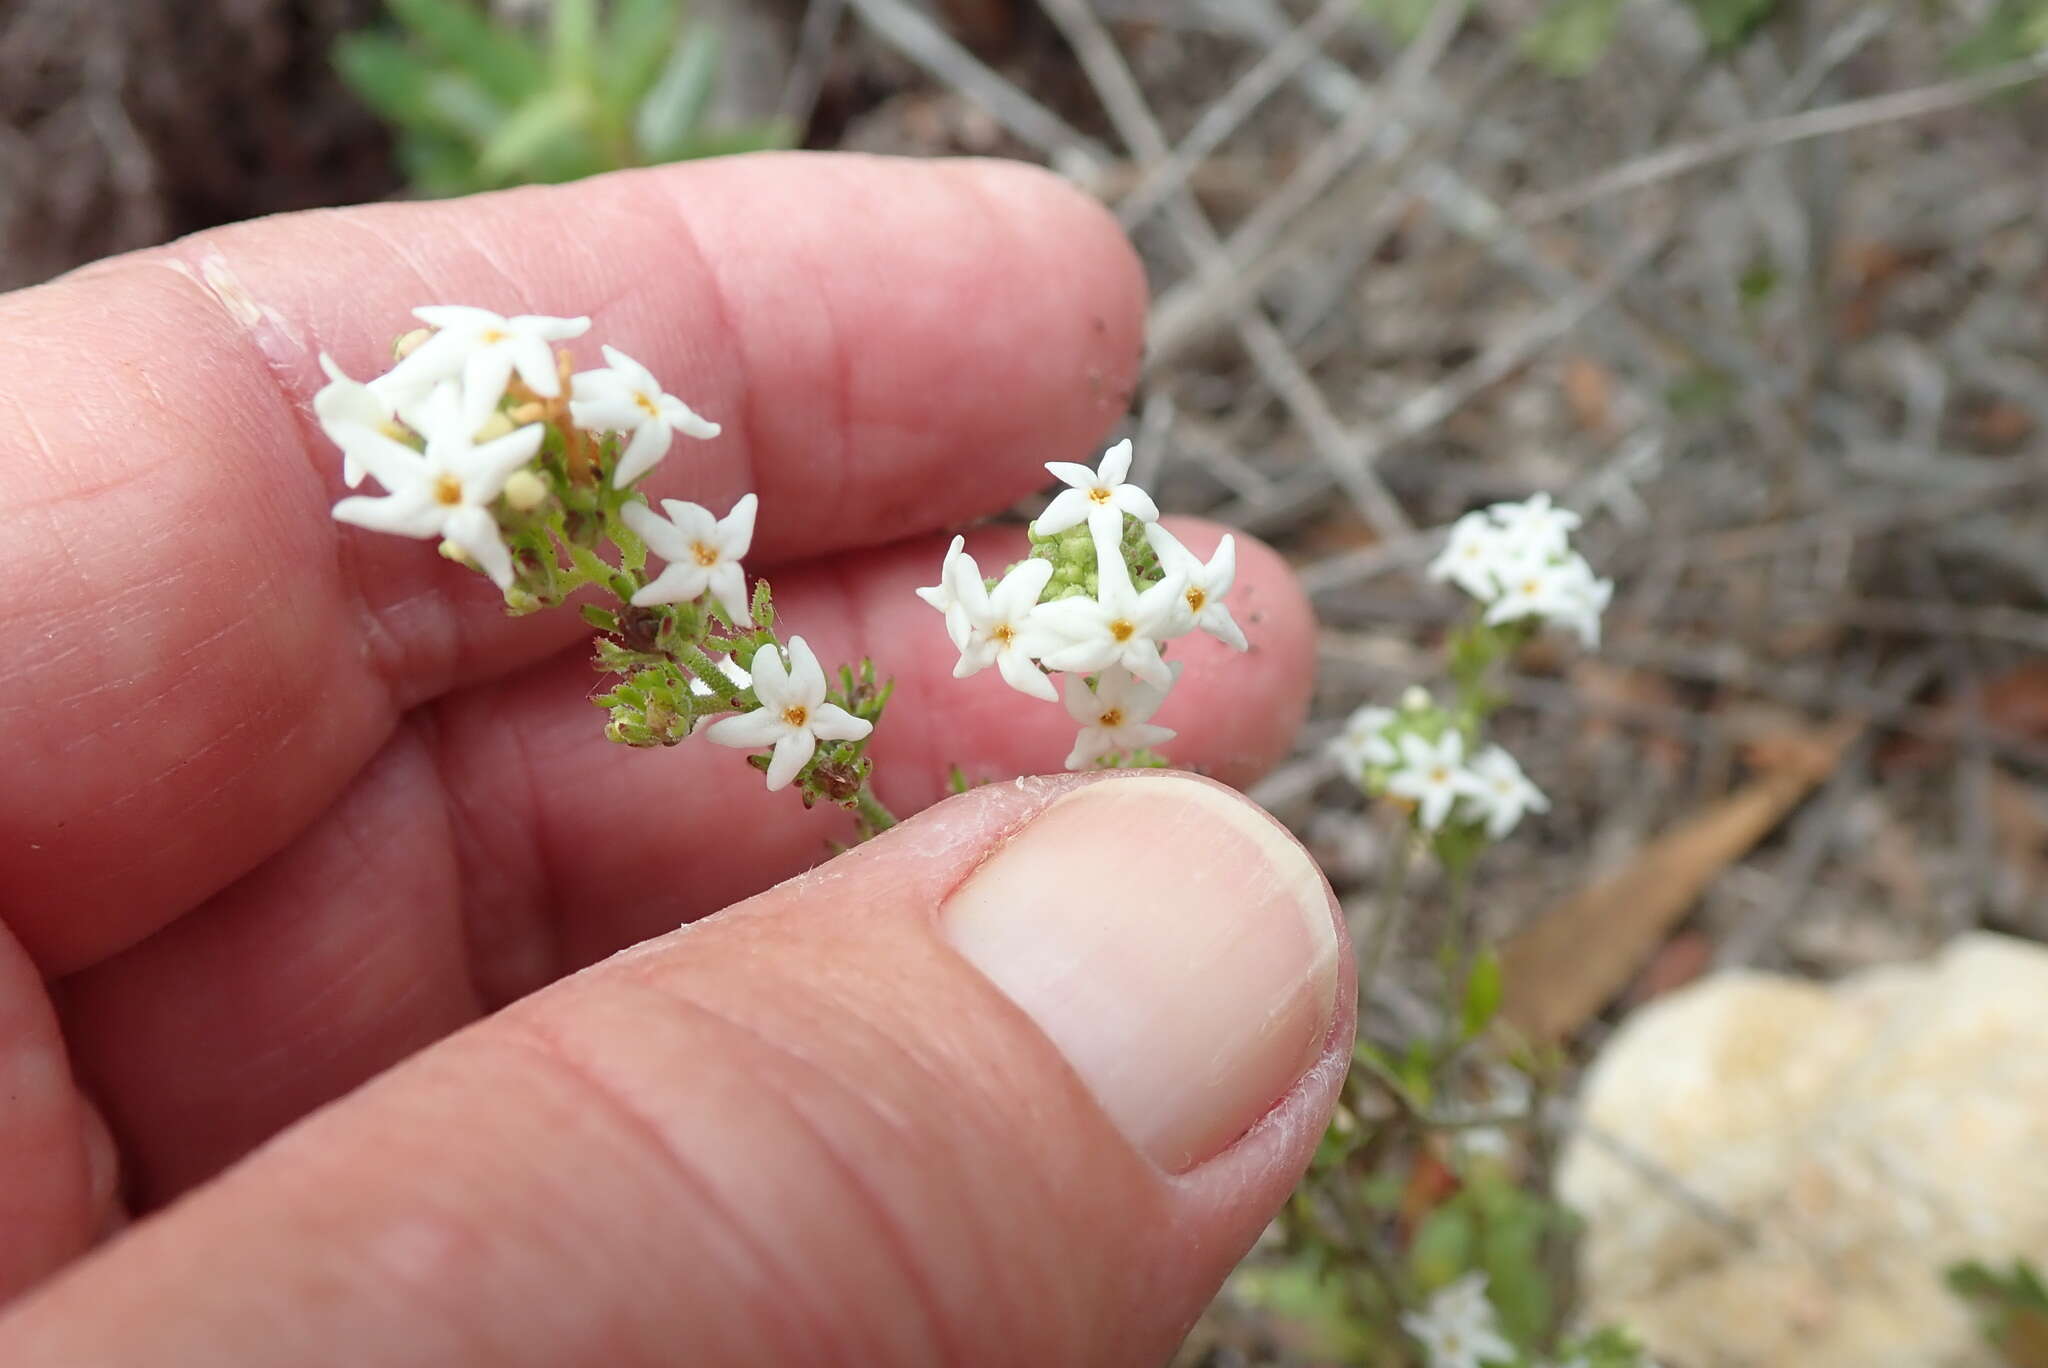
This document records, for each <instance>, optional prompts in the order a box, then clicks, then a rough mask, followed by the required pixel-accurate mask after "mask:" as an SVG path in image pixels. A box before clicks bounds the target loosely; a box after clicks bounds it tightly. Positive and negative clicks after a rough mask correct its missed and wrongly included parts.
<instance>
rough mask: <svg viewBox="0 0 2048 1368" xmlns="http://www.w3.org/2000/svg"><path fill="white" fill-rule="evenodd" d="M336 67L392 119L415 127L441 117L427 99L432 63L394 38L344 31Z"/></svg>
mask: <svg viewBox="0 0 2048 1368" xmlns="http://www.w3.org/2000/svg"><path fill="white" fill-rule="evenodd" d="M334 69H335V70H336V71H338V72H339V73H341V79H342V80H343V81H345V82H347V83H348V87H349V89H351V90H353V91H354V92H355V93H356V94H357V96H359V97H360V98H361V99H362V101H363V103H365V104H367V105H369V106H370V108H372V109H374V110H376V111H377V113H379V114H381V115H383V116H384V118H386V119H388V120H390V121H391V122H392V123H395V124H398V125H400V126H402V127H416V126H420V125H426V124H431V123H434V122H436V121H437V120H438V118H439V116H438V115H437V114H436V113H435V112H434V109H433V106H432V105H431V103H430V102H429V101H428V99H427V87H428V86H429V85H431V84H432V83H433V79H434V67H433V65H432V64H431V63H429V62H427V61H426V60H425V59H423V58H421V57H420V56H419V55H418V54H417V53H415V52H413V51H412V50H411V49H410V48H408V47H407V46H406V45H405V44H404V43H401V42H399V41H398V40H397V39H395V38H387V37H385V36H384V35H383V34H379V33H350V34H344V35H343V36H342V37H341V38H340V39H339V40H338V41H337V42H336V43H335V45H334Z"/></svg>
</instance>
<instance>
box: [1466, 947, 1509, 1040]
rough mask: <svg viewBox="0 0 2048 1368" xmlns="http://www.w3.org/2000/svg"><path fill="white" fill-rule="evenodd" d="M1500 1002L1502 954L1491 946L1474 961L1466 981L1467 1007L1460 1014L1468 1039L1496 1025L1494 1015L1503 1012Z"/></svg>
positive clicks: (1482, 951)
mask: <svg viewBox="0 0 2048 1368" xmlns="http://www.w3.org/2000/svg"><path fill="white" fill-rule="evenodd" d="M1500 1001H1501V973H1500V955H1499V954H1498V953H1497V952H1496V951H1495V950H1494V949H1493V948H1492V947H1491V946H1488V947H1487V948H1486V949H1484V950H1481V951H1480V952H1479V954H1478V957H1477V958H1475V959H1474V960H1473V961H1472V972H1471V973H1470V974H1469V975H1468V976H1467V977H1466V979H1465V1005H1464V1009H1463V1011H1462V1013H1461V1014H1460V1015H1461V1020H1462V1024H1463V1025H1464V1028H1465V1039H1467V1040H1470V1039H1472V1038H1473V1037H1474V1036H1476V1035H1478V1034H1479V1033H1480V1032H1481V1031H1483V1030H1485V1029H1486V1028H1487V1027H1488V1026H1489V1025H1491V1024H1492V1023H1493V1018H1494V1014H1495V1013H1496V1012H1498V1011H1500Z"/></svg>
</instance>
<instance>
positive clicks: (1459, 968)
mask: <svg viewBox="0 0 2048 1368" xmlns="http://www.w3.org/2000/svg"><path fill="white" fill-rule="evenodd" d="M1444 866H1445V867H1444V873H1445V875H1446V877H1447V879H1448V881H1449V885H1450V887H1449V893H1448V899H1447V900H1448V903H1449V906H1448V907H1447V908H1446V909H1445V912H1444V919H1445V923H1446V925H1447V926H1448V928H1449V930H1448V933H1447V934H1446V935H1445V937H1444V951H1443V961H1444V1004H1443V1006H1444V1032H1443V1035H1444V1042H1445V1050H1446V1052H1448V1051H1450V1050H1451V1049H1452V1048H1454V1047H1455V1045H1456V1043H1457V1041H1458V1038H1459V1032H1460V1022H1461V1021H1462V1018H1463V1014H1464V998H1465V985H1466V983H1467V982H1468V981H1469V980H1470V979H1471V977H1472V960H1473V953H1474V948H1475V947H1474V945H1473V941H1474V935H1473V932H1474V929H1475V928H1474V927H1473V925H1472V921H1473V918H1472V909H1471V901H1472V900H1471V893H1472V861H1471V860H1470V859H1469V858H1465V857H1462V856H1460V857H1454V858H1451V859H1448V860H1446V861H1445V862H1444Z"/></svg>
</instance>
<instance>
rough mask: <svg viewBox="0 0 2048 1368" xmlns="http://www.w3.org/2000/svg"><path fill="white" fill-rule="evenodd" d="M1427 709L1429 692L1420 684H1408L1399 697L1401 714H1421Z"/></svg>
mask: <svg viewBox="0 0 2048 1368" xmlns="http://www.w3.org/2000/svg"><path fill="white" fill-rule="evenodd" d="M1428 707H1429V690H1427V689H1425V688H1423V687H1422V686H1421V685H1420V684H1410V685H1409V686H1408V688H1407V690H1406V691H1405V692H1403V693H1402V695H1401V710H1402V711H1403V712H1422V711H1425V710H1426V709H1427V708H1428Z"/></svg>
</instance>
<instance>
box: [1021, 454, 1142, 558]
mask: <svg viewBox="0 0 2048 1368" xmlns="http://www.w3.org/2000/svg"><path fill="white" fill-rule="evenodd" d="M1045 468H1046V469H1047V470H1050V471H1051V472H1052V473H1053V474H1054V475H1057V476H1058V477H1059V478H1060V479H1061V480H1063V481H1064V482H1065V483H1066V484H1068V485H1069V486H1071V487H1070V488H1067V489H1063V490H1061V491H1060V492H1059V494H1058V495H1057V496H1056V497H1055V498H1054V499H1053V501H1052V502H1051V503H1050V504H1047V505H1046V509H1045V512H1043V513H1041V514H1039V516H1038V521H1037V522H1035V523H1033V524H1032V528H1033V530H1034V531H1035V532H1036V533H1037V534H1038V535H1039V536H1041V537H1054V536H1058V535H1059V534H1060V533H1062V532H1064V531H1066V530H1067V529H1068V528H1070V527H1079V526H1080V525H1081V524H1082V523H1083V522H1086V523H1087V524H1088V528H1089V530H1090V531H1092V532H1094V533H1096V535H1097V538H1098V539H1099V538H1100V537H1101V536H1102V534H1103V533H1105V532H1106V533H1107V534H1108V535H1109V538H1110V540H1111V541H1112V542H1114V541H1118V540H1121V538H1122V536H1123V527H1124V514H1126V513H1128V514H1130V515H1131V516H1132V517H1134V518H1136V519H1137V520H1138V521H1139V522H1157V521H1158V519H1159V506H1158V505H1157V504H1155V503H1153V502H1152V496H1151V495H1150V494H1147V493H1146V492H1145V491H1144V490H1142V489H1140V488H1138V487H1137V486H1136V485H1134V484H1126V483H1124V477H1125V476H1126V475H1129V474H1130V473H1131V444H1130V442H1129V441H1128V440H1125V441H1121V442H1118V443H1117V444H1116V445H1115V446H1113V447H1111V448H1110V449H1109V450H1108V451H1105V452H1103V453H1102V464H1101V466H1100V467H1098V468H1097V469H1095V470H1090V469H1089V468H1088V467H1087V466H1084V465H1075V464H1074V463H1073V462H1071V461H1047V462H1046V463H1045Z"/></svg>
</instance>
